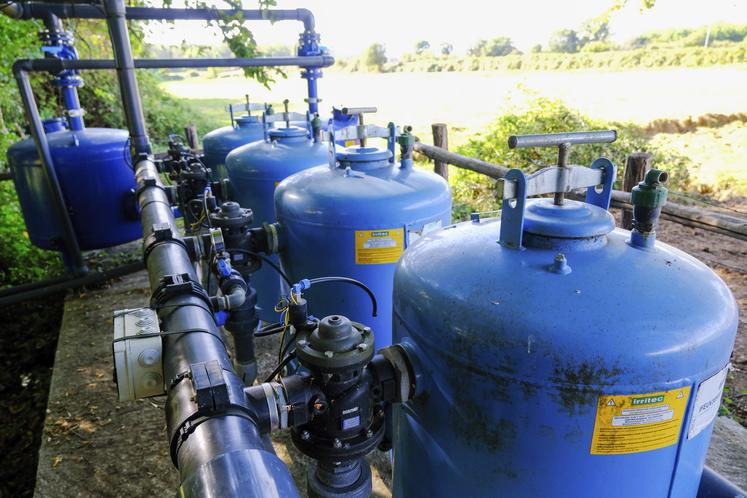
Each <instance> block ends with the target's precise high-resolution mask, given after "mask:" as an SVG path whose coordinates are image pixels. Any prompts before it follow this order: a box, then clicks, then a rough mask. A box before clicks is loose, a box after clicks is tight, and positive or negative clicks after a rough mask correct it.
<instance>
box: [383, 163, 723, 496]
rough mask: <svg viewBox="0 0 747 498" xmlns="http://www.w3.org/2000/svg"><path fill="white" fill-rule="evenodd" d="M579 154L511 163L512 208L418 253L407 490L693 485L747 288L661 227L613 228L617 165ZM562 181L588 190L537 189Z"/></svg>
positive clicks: (562, 491)
mask: <svg viewBox="0 0 747 498" xmlns="http://www.w3.org/2000/svg"><path fill="white" fill-rule="evenodd" d="M573 168H574V172H573V175H569V176H566V177H563V176H561V175H559V174H558V175H556V174H555V173H553V172H552V171H550V172H549V173H547V174H549V175H551V176H552V178H551V179H547V177H546V178H545V179H544V180H545V181H544V183H543V181H540V180H543V178H542V176H543V175H544V174H545V173H546V172H545V171H543V172H540V173H539V174H537V175H535V176H533V177H528V178H527V177H525V176H524V175H523V174H522V173H521V172H520V171H519V170H511V171H509V174H508V175H507V177H506V178H507V181H506V182H505V184H504V207H503V214H502V219H501V220H498V219H489V220H481V219H479V217H475V218H474V219H473V221H472V222H466V223H460V224H458V225H456V226H451V227H448V228H446V229H443V230H440V231H438V232H436V233H434V234H430V235H427V236H425V237H423V238H422V239H421V240H419V241H418V242H417V243H416V244H414V245H413V246H412V247H410V248H409V249H408V250H407V251H406V252H405V254H404V256H403V257H402V260H401V261H400V264H399V266H398V268H397V272H396V275H395V283H394V340H395V342H401V343H404V344H405V345H406V347H407V348H408V349H409V350H410V351H411V352H413V355H414V357H416V358H417V360H418V363H419V364H420V368H419V370H420V371H421V372H422V375H423V378H422V379H421V380H419V382H418V386H419V387H418V389H419V390H420V391H421V392H422V395H420V396H419V397H416V398H415V399H413V400H411V401H409V402H407V403H405V404H404V405H403V406H402V407H401V408H398V409H396V410H395V411H396V412H397V413H396V416H395V421H394V441H395V444H394V482H393V494H394V496H408V497H409V496H429V497H435V498H439V497H454V496H464V497H467V496H469V497H471V498H481V497H494V496H510V497H514V498H525V497H537V496H563V497H601V496H603V497H606V498H624V497H630V496H636V497H638V498H661V497H669V498H693V497H695V495H696V493H697V490H698V483H699V480H700V473H701V470H702V468H703V463H704V461H705V456H706V450H707V448H708V442H709V440H710V436H711V430H712V427H713V420H714V419H715V416H716V414H717V412H718V406H719V401H720V397H721V390H722V389H723V385H724V380H725V377H726V368H727V365H728V363H729V356H730V353H731V351H732V347H733V344H734V338H735V333H736V329H737V321H738V316H737V306H736V303H735V302H734V298H733V297H732V295H731V292H730V291H729V289H728V288H727V286H726V285H725V284H724V282H723V281H722V280H721V279H720V278H719V277H718V276H717V275H716V274H715V273H714V272H713V271H711V270H710V269H709V268H708V267H706V266H705V265H704V264H702V263H700V262H699V261H697V260H696V259H694V258H693V257H691V256H689V255H688V254H686V253H684V252H682V251H679V250H677V249H675V248H673V247H671V246H668V245H666V244H663V243H661V242H657V243H656V244H653V233H654V232H653V231H651V232H650V233H648V234H644V235H643V236H641V234H640V233H638V232H636V231H634V232H633V235H632V236H631V232H628V231H627V230H621V229H616V228H615V226H614V219H613V218H612V216H611V215H610V213H609V212H608V211H607V210H606V208H607V207H608V206H609V194H610V192H611V186H612V181H613V180H614V176H615V174H614V171H615V168H614V166H613V165H612V163H610V162H609V161H607V160H604V159H600V160H598V161H596V162H595V164H594V165H593V168H594V169H596V170H597V171H599V170H602V171H603V176H602V178H601V181H600V178H599V177H598V176H595V175H596V173H594V172H593V171H591V172H590V169H589V168H580V167H573ZM552 169H558V168H548V170H552ZM584 178H586V180H588V181H587V182H585V183H582V184H573V183H572V182H573V181H575V180H578V179H581V180H583V179H584ZM568 179H570V180H568ZM556 180H557V182H560V181H566V180H568V181H569V182H571V183H569V188H568V190H571V189H573V188H578V187H590V188H589V189H588V192H587V202H585V203H584V202H576V201H571V200H567V199H566V200H565V201H563V202H562V203H561V204H560V205H557V204H555V203H554V202H553V199H552V198H550V199H537V200H529V201H527V200H526V193H527V191H529V192H533V193H534V194H544V193H550V192H548V191H547V190H542V186H543V185H544V186H546V185H548V184H552V185H555V184H556ZM597 184H604V185H605V187H604V189H603V192H602V194H599V193H598V191H597V190H595V187H594V185H597ZM551 191H552V190H551ZM506 192H508V193H509V194H506ZM511 192H513V194H510V193H511ZM525 206H526V207H525ZM657 216H658V215H657ZM642 239H645V240H646V241H647V242H642Z"/></svg>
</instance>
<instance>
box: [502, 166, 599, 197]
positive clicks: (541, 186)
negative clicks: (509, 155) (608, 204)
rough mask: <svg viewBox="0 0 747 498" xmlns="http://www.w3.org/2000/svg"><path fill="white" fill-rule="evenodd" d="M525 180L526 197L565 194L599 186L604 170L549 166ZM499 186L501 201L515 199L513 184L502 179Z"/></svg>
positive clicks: (514, 186)
mask: <svg viewBox="0 0 747 498" xmlns="http://www.w3.org/2000/svg"><path fill="white" fill-rule="evenodd" d="M525 178H526V196H527V197H532V196H535V195H542V194H552V193H555V192H564V193H566V192H570V191H572V190H576V189H578V188H582V187H588V186H590V185H599V184H601V183H603V182H604V170H601V169H591V168H585V167H583V166H568V167H566V168H558V167H556V166H551V167H549V168H544V169H541V170H539V171H537V172H536V173H532V174H531V175H529V176H527V177H525ZM501 184H502V191H501V194H502V196H503V200H506V199H515V198H516V197H517V193H516V185H515V183H513V182H509V181H506V179H503V180H502V181H501Z"/></svg>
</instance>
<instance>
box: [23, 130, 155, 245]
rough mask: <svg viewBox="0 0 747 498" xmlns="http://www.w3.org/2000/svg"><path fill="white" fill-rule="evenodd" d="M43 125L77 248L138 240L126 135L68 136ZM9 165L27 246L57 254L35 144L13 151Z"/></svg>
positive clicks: (58, 236)
mask: <svg viewBox="0 0 747 498" xmlns="http://www.w3.org/2000/svg"><path fill="white" fill-rule="evenodd" d="M44 125H45V129H46V130H47V140H48V142H49V147H50V150H51V153H52V160H53V162H54V167H55V171H56V173H57V176H58V178H59V182H60V186H61V188H62V192H63V195H64V197H65V201H66V203H67V207H68V210H69V212H70V218H71V220H72V222H73V227H74V229H75V234H76V236H77V238H78V243H79V244H80V248H81V249H82V250H91V249H101V248H105V247H110V246H114V245H117V244H123V243H125V242H129V241H131V240H135V239H138V238H140V237H141V235H142V228H141V226H140V221H139V215H138V211H137V202H136V199H135V188H136V185H135V175H134V172H133V169H132V166H131V164H130V156H129V148H128V140H129V136H128V133H127V131H125V130H115V129H108V128H86V129H83V130H79V131H69V130H65V129H64V126H63V125H62V123H61V122H59V121H55V120H51V121H50V120H46V121H45V123H44ZM8 163H9V164H10V168H11V170H12V173H13V181H14V183H15V186H16V192H17V193H18V199H19V201H20V203H21V211H22V212H23V218H24V220H25V221H26V229H27V231H28V234H29V238H30V239H31V242H32V243H33V244H34V245H36V246H37V247H41V248H42V249H51V250H60V249H61V240H62V230H61V228H60V227H59V224H58V222H57V215H56V214H55V211H54V209H53V206H52V203H51V202H50V199H51V196H52V195H51V193H50V192H49V189H48V187H47V183H46V179H45V176H44V171H43V169H42V165H41V162H40V161H39V156H38V154H37V152H36V146H35V144H34V141H33V140H32V139H30V138H28V139H25V140H22V141H20V142H18V143H16V144H14V145H12V146H11V147H10V148H9V149H8Z"/></svg>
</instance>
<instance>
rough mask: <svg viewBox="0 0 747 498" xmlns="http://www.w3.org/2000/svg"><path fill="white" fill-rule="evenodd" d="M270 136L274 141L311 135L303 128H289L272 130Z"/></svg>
mask: <svg viewBox="0 0 747 498" xmlns="http://www.w3.org/2000/svg"><path fill="white" fill-rule="evenodd" d="M268 134H269V135H270V138H272V139H276V138H296V137H305V136H307V135H308V134H309V131H308V130H307V129H306V128H301V127H299V126H288V127H283V128H270V130H269V131H268Z"/></svg>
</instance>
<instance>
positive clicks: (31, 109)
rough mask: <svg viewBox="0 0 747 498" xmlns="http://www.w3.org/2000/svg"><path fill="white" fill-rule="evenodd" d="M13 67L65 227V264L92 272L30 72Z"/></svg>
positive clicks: (76, 270) (75, 270)
mask: <svg viewBox="0 0 747 498" xmlns="http://www.w3.org/2000/svg"><path fill="white" fill-rule="evenodd" d="M13 69H14V71H13V74H14V76H15V78H16V82H17V83H18V91H19V93H20V95H21V102H22V103H23V110H24V112H25V113H26V119H27V120H28V122H29V127H30V129H31V136H32V137H33V138H34V143H35V144H36V152H37V154H39V158H40V159H41V166H42V168H43V170H44V177H45V178H46V180H47V187H48V188H49V191H50V193H51V194H52V199H51V200H52V203H53V204H54V211H55V214H56V215H57V217H58V223H59V224H60V229H61V230H62V243H63V254H64V255H65V260H66V261H65V263H66V265H67V266H68V267H70V269H71V270H72V273H73V274H74V275H85V274H86V273H87V272H88V268H87V267H86V263H85V261H84V260H83V253H81V251H80V245H79V244H78V238H77V237H76V235H75V229H74V228H73V222H72V220H71V219H70V215H69V213H68V210H67V204H66V202H65V196H64V194H63V193H62V187H61V186H60V181H59V179H58V178H57V173H56V172H55V168H54V162H53V161H52V152H51V151H50V149H49V142H47V135H46V133H44V127H43V126H42V122H41V117H40V116H39V109H38V107H37V105H36V99H35V98H34V92H33V90H32V89H31V82H30V81H29V75H28V72H26V71H24V70H23V69H20V68H19V69H18V70H16V67H15V66H14V68H13Z"/></svg>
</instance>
